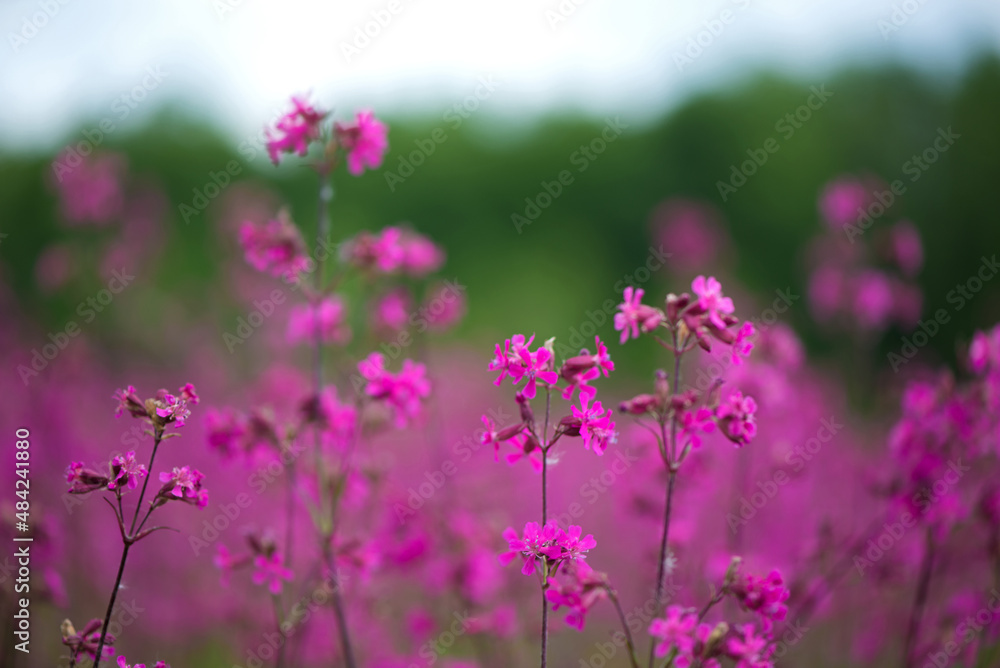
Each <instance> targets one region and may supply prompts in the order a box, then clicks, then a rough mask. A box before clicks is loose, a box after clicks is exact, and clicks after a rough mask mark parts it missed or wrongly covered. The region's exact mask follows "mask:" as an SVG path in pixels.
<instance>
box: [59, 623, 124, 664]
mask: <svg viewBox="0 0 1000 668" xmlns="http://www.w3.org/2000/svg"><path fill="white" fill-rule="evenodd" d="M102 626H103V622H102V621H101V620H100V619H91V620H90V621H89V622H87V625H86V626H84V627H83V629H82V630H80V631H77V630H76V629H74V628H73V625H72V624H69V625H66V624H64V625H63V633H64V634H66V635H63V638H62V644H63V645H66V646H67V647H69V648H70V650H71V651H72V652H73V654H74V655H76V654H79V655H80V656H89V657H90V658H91V659H92V660H93V659H96V658H97V645H98V643H99V642H100V640H101V627H102ZM115 640H116V638H115V635H114V634H113V633H106V634H105V636H104V649H102V650H101V654H102V656H101V658H102V659H104V658H106V657H111V656H114V653H115V648H114V644H115Z"/></svg>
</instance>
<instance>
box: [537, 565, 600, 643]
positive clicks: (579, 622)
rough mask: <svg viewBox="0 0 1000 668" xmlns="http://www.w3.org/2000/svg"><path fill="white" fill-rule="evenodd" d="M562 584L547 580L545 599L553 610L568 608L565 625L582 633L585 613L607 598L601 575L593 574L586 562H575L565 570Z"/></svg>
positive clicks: (555, 580)
mask: <svg viewBox="0 0 1000 668" xmlns="http://www.w3.org/2000/svg"><path fill="white" fill-rule="evenodd" d="M566 575H567V576H568V577H567V578H565V581H564V582H560V581H558V580H557V579H556V578H549V588H548V589H547V590H546V591H545V598H546V599H547V600H548V601H549V603H551V604H552V609H553V610H558V609H559V608H561V607H565V608H568V612H567V614H566V623H567V624H568V625H569V626H571V627H572V628H575V629H576V630H577V631H582V630H583V627H584V624H586V620H587V613H588V612H589V611H590V609H591V608H592V607H593V606H594V605H595V604H596V603H597V602H598V601H600V600H602V599H604V598H607V595H608V592H607V589H606V586H605V578H604V576H603V575H601V574H598V573H595V572H594V571H593V570H592V569H591V568H590V567H589V566H587V564H586V562H582V561H581V562H577V563H575V564H574V565H573V566H572V567H570V568H568V569H567V570H566Z"/></svg>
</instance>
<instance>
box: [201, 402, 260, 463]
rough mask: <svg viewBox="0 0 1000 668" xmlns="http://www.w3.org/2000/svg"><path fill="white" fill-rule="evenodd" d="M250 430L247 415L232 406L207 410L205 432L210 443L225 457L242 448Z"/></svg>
mask: <svg viewBox="0 0 1000 668" xmlns="http://www.w3.org/2000/svg"><path fill="white" fill-rule="evenodd" d="M248 431H249V425H248V421H247V417H246V416H245V415H243V414H242V413H239V412H238V411H235V410H233V409H232V408H226V409H224V410H219V409H215V408H209V409H208V410H207V411H206V412H205V432H206V434H207V435H208V444H209V446H211V447H212V448H215V449H216V450H218V451H219V452H220V453H221V454H222V456H223V457H226V458H229V457H232V456H233V455H234V454H235V453H236V452H238V451H239V450H242V448H243V439H244V437H245V436H246V435H247V433H248Z"/></svg>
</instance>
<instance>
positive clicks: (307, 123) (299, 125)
mask: <svg viewBox="0 0 1000 668" xmlns="http://www.w3.org/2000/svg"><path fill="white" fill-rule="evenodd" d="M325 117H326V112H318V111H316V110H315V109H313V107H312V105H310V104H309V103H308V102H307V101H306V100H304V99H302V98H300V97H292V110H291V111H289V112H288V113H286V114H285V115H284V116H282V117H281V118H279V119H278V121H277V123H275V126H274V129H273V131H272V130H271V129H270V128H269V129H268V130H267V131H266V135H267V154H268V155H269V156H270V158H271V162H273V163H274V164H275V165H277V164H278V163H279V162H280V160H281V154H282V153H297V154H299V155H300V156H304V155H305V154H306V153H307V152H308V151H309V144H310V143H312V142H313V141H315V140H317V139H319V137H320V125H321V124H322V122H323V119H324V118H325Z"/></svg>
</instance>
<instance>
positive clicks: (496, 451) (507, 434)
mask: <svg viewBox="0 0 1000 668" xmlns="http://www.w3.org/2000/svg"><path fill="white" fill-rule="evenodd" d="M482 420H483V426H485V427H486V429H485V430H484V431H483V435H482V436H481V437H480V443H482V444H483V445H491V444H492V445H493V459H494V461H499V459H500V444H501V443H503V442H504V441H509V440H510V439H512V438H514V437H516V436H518V435H520V434H521V432H523V431H524V424H523V423H520V422H519V423H517V424H515V425H511V426H509V427H504V428H503V429H501V430H499V431H497V426H496V423H495V422H493V420H491V419H490V418H488V417H486V416H485V415H484V416H483V417H482Z"/></svg>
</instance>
